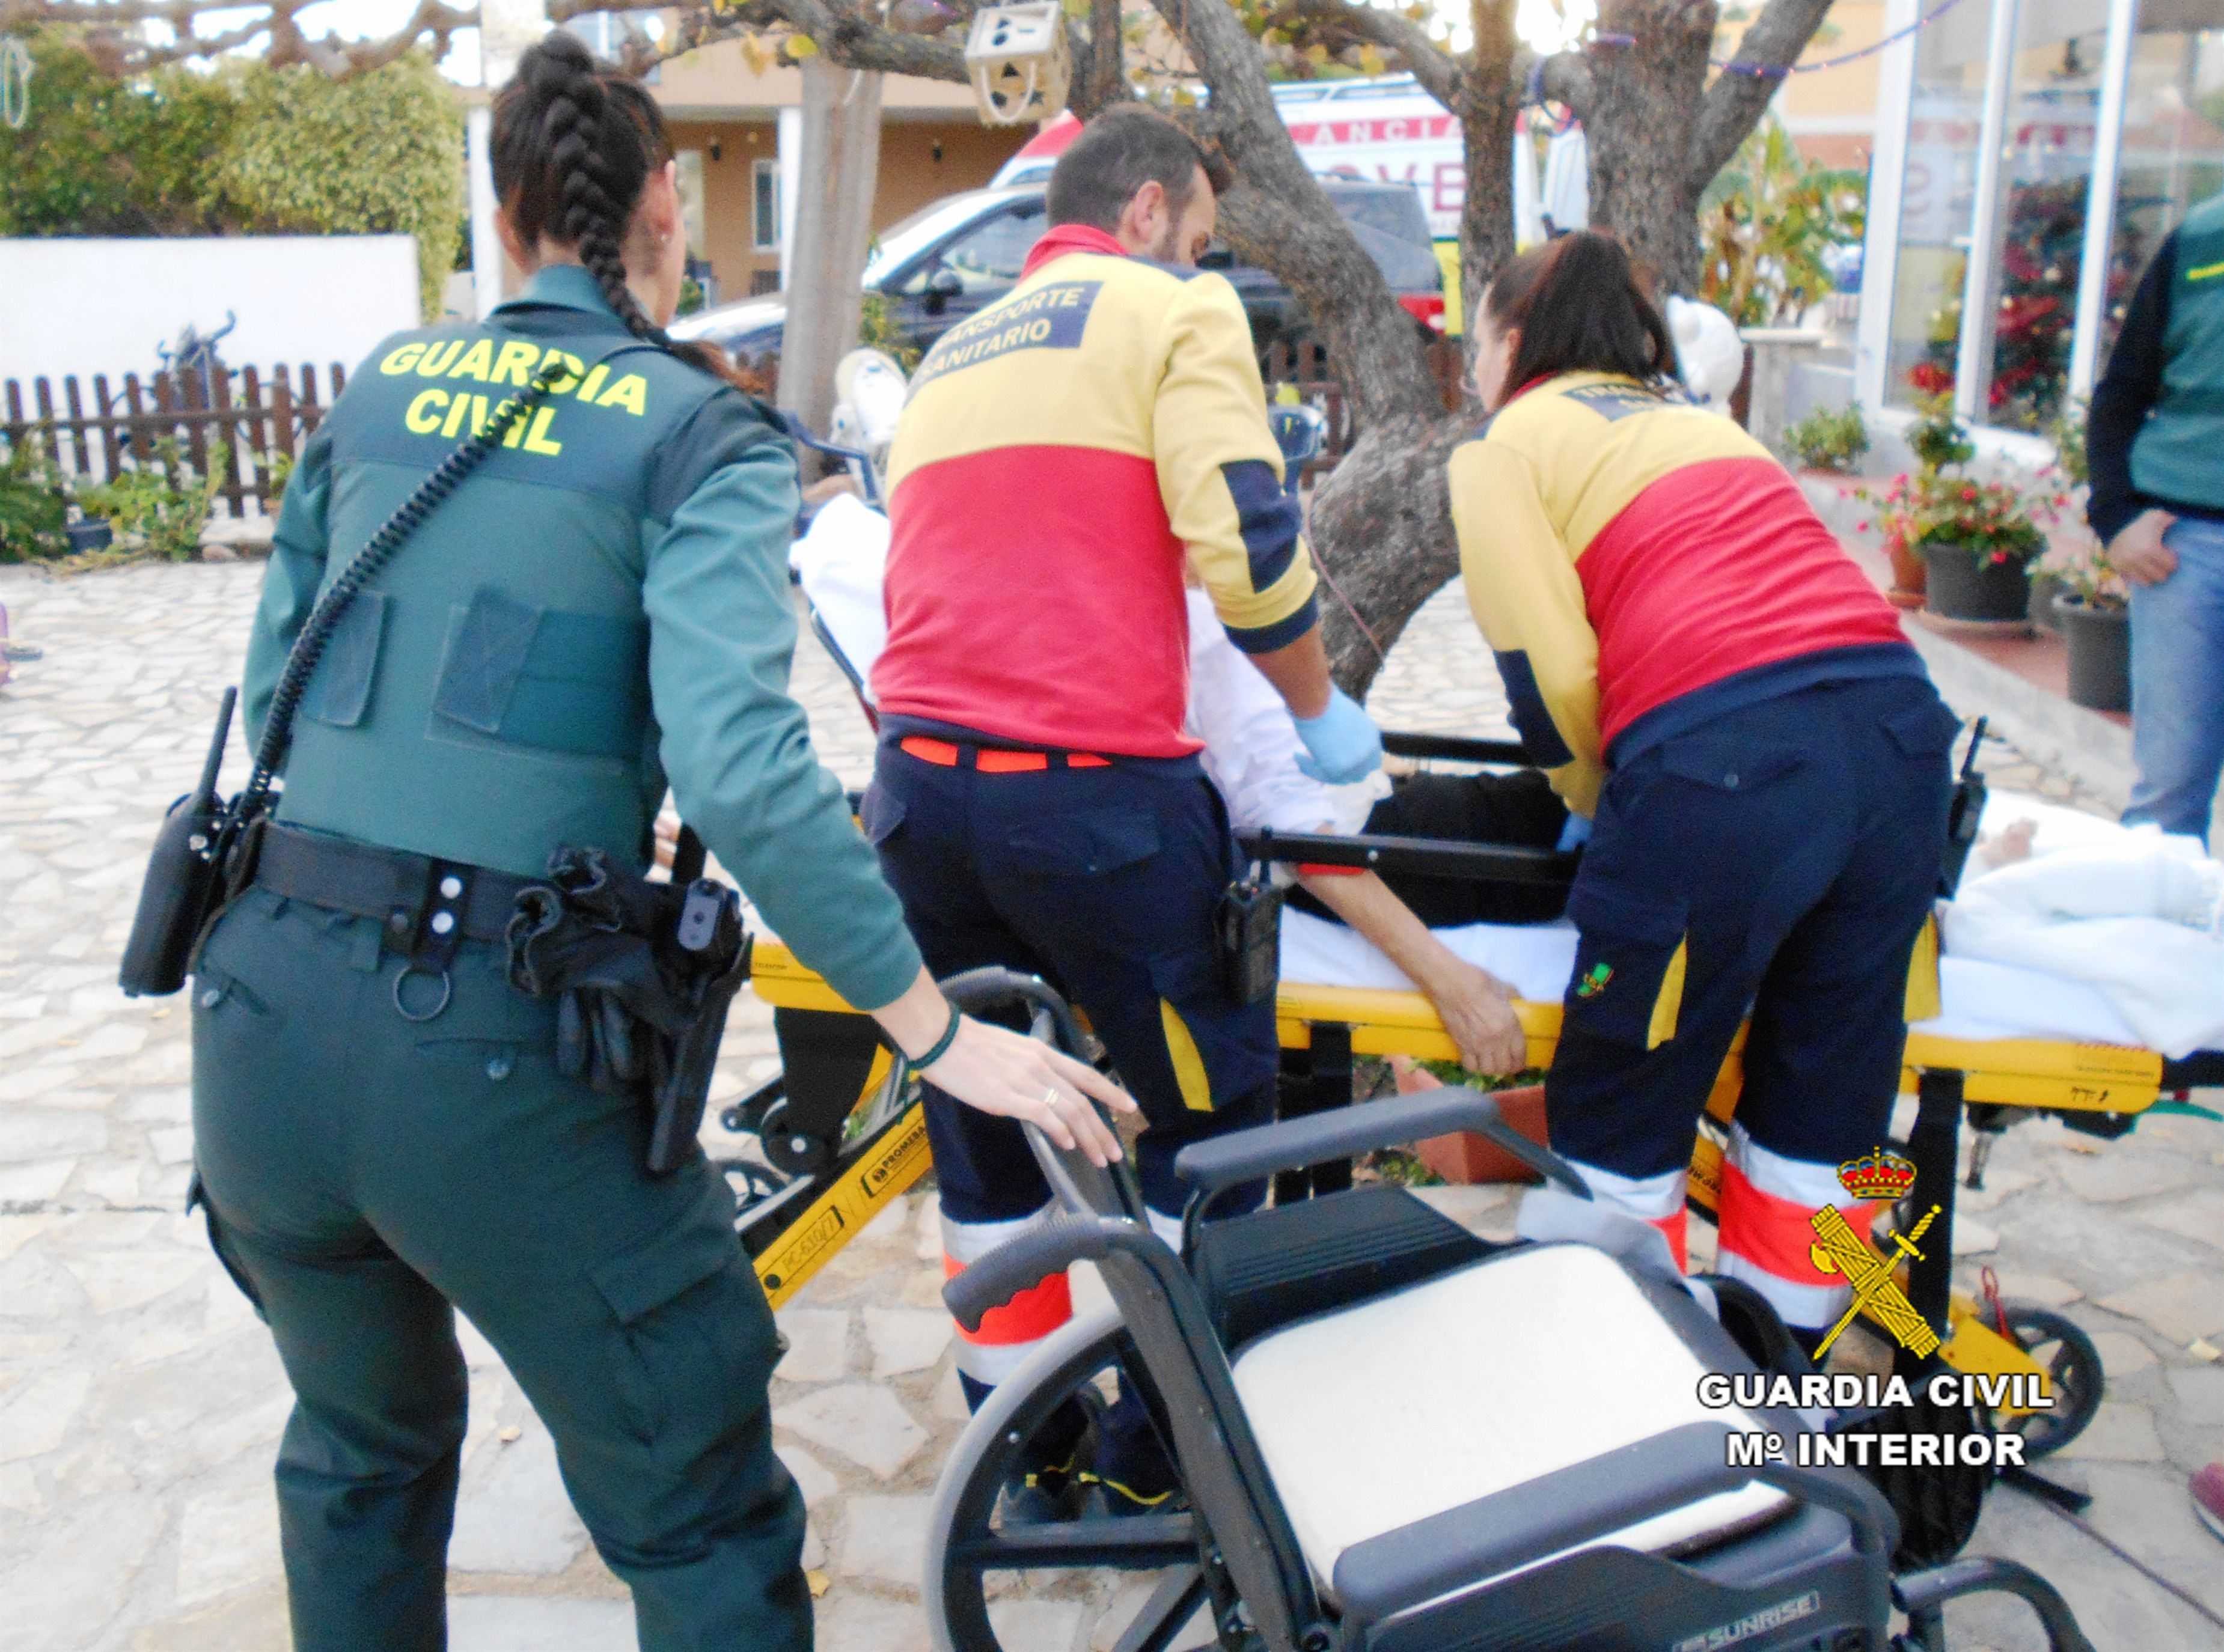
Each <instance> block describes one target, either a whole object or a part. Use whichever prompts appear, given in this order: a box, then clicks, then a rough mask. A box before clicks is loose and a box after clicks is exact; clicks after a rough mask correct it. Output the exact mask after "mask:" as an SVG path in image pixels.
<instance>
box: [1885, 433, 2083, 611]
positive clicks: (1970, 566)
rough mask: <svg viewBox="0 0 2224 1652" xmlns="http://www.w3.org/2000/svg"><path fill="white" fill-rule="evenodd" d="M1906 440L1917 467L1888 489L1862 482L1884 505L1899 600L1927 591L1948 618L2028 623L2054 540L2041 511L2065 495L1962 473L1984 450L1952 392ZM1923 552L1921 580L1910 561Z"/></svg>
mask: <svg viewBox="0 0 2224 1652" xmlns="http://www.w3.org/2000/svg"><path fill="white" fill-rule="evenodd" d="M1907 442H1908V445H1909V447H1911V449H1913V450H1914V452H1915V459H1916V469H1915V470H1913V471H1912V472H1908V471H1903V472H1901V473H1900V474H1899V476H1895V477H1893V478H1892V481H1891V482H1887V483H1886V485H1885V486H1884V487H1883V488H1882V489H1866V488H1865V489H1857V490H1856V491H1857V492H1858V493H1859V494H1860V495H1861V498H1863V499H1865V500H1867V501H1869V502H1870V503H1871V504H1873V505H1874V506H1875V507H1876V508H1877V513H1878V519H1879V526H1881V527H1882V529H1883V530H1884V540H1885V550H1886V553H1887V554H1888V555H1890V556H1891V557H1892V570H1893V577H1894V585H1895V590H1893V592H1892V600H1893V601H1894V602H1897V603H1898V604H1899V606H1901V607H1903V608H1912V607H1914V606H1916V603H1915V602H1913V601H1911V600H1910V599H1911V598H1912V597H1914V596H1916V594H1917V592H1918V591H1920V593H1921V596H1922V602H1921V605H1922V607H1923V608H1924V611H1925V612H1927V613H1930V614H1933V615H1937V616H1938V617H1939V618H1941V619H1948V620H1961V621H1986V622H1991V623H2006V624H2014V625H2025V624H2028V623H2029V613H2030V606H2031V578H2030V564H2031V559H2032V558H2034V557H2036V556H2038V553H2039V552H2041V551H2043V550H2044V548H2045V545H2046V538H2045V535H2044V533H2041V532H2040V530H2039V526H2038V521H2037V520H2034V518H2035V517H2036V516H2038V515H2039V514H2049V513H2050V512H2051V510H2052V509H2053V508H2055V507H2057V506H2059V505H2060V503H2061V502H2062V496H2061V495H2052V496H2051V497H2050V498H2049V497H2044V496H2041V497H2027V496H2026V491H2025V489H2024V488H2022V487H2019V486H2018V485H2017V484H2015V483H2013V482H1980V481H1977V480H1975V479H1974V478H1973V477H1970V476H1964V475H1962V474H1959V473H1960V471H1961V470H1962V467H1963V466H1964V465H1966V464H1967V463H1968V462H1969V460H1970V459H1972V458H1974V457H1975V456H1976V448H1975V446H1974V444H1972V443H1971V442H1970V440H1969V438H1968V432H1965V431H1964V430H1963V429H1962V424H1961V421H1960V420H1958V419H1955V417H1954V415H1953V412H1952V407H1951V403H1950V401H1949V400H1948V398H1947V395H1946V394H1944V393H1943V392H1942V393H1941V394H1938V395H1936V396H1934V397H1932V398H1930V400H1929V401H1928V402H1927V403H1926V404H1925V410H1924V418H1922V419H1919V420H1918V421H1917V422H1916V423H1915V424H1914V425H1912V426H1909V428H1908V432H1907ZM1918 559H1919V560H1920V562H1921V564H1922V567H1923V573H1922V576H1921V579H1920V582H1919V583H1918V581H1917V580H1916V579H1914V578H1912V577H1910V574H1911V570H1909V568H1908V565H1907V564H1909V563H1910V562H1911V561H1914V560H1918Z"/></svg>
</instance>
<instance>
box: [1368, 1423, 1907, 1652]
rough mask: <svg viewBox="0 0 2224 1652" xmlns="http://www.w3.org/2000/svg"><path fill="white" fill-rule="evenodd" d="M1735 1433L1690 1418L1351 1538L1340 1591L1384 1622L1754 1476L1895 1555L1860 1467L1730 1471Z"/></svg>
mask: <svg viewBox="0 0 2224 1652" xmlns="http://www.w3.org/2000/svg"><path fill="white" fill-rule="evenodd" d="M1732 1437H1733V1431H1732V1430H1731V1428H1729V1427H1728V1425H1727V1424H1725V1423H1721V1422H1691V1423H1686V1424H1685V1425H1684V1427H1682V1428H1676V1429H1673V1430H1671V1432H1669V1433H1667V1434H1660V1435H1658V1436H1656V1437H1655V1438H1653V1439H1651V1440H1645V1441H1640V1442H1638V1443H1637V1444H1636V1445H1633V1446H1626V1447H1623V1448H1622V1449H1621V1450H1620V1451H1611V1452H1608V1453H1605V1454H1604V1455H1602V1456H1598V1457H1594V1458H1591V1459H1590V1460H1588V1461H1586V1462H1581V1463H1577V1464H1575V1465H1574V1466H1571V1467H1569V1468H1564V1469H1561V1470H1559V1471H1558V1472H1557V1473H1552V1474H1547V1475H1545V1476H1543V1477H1541V1478H1540V1479H1534V1480H1530V1481H1527V1482H1526V1483H1524V1484H1523V1485H1516V1486H1510V1487H1508V1488H1507V1490H1505V1491H1499V1492H1494V1493H1493V1494H1492V1495H1491V1496H1489V1497H1487V1498H1478V1499H1477V1500H1476V1501H1475V1502H1473V1503H1469V1504H1462V1505H1461V1506H1460V1507H1458V1508H1456V1509H1448V1510H1445V1511H1444V1513H1442V1514H1439V1515H1432V1516H1430V1517H1429V1518H1428V1519H1426V1520H1422V1521H1417V1522H1415V1523H1413V1524H1412V1525H1410V1526H1405V1527H1401V1528H1399V1529H1398V1530H1396V1531H1392V1532H1386V1533H1384V1534H1383V1535H1381V1536H1380V1537H1373V1538H1369V1539H1368V1541H1367V1542H1362V1543H1355V1544H1354V1545H1353V1546H1352V1547H1351V1548H1348V1549H1346V1550H1345V1551H1344V1552H1343V1556H1342V1558H1340V1559H1339V1560H1338V1561H1336V1593H1337V1595H1338V1596H1339V1597H1341V1598H1342V1599H1343V1602H1344V1604H1345V1605H1346V1606H1347V1607H1348V1608H1349V1609H1350V1610H1351V1611H1354V1612H1355V1613H1356V1614H1357V1616H1358V1617H1360V1619H1361V1620H1362V1622H1375V1621H1379V1620H1380V1619H1381V1617H1385V1616H1387V1614H1388V1613H1390V1612H1393V1611H1397V1610H1398V1609H1399V1608H1400V1607H1402V1606H1406V1605H1412V1604H1413V1603H1415V1602H1417V1601H1422V1600H1428V1599H1431V1598H1435V1597H1437V1596H1438V1595H1443V1594H1447V1593H1450V1592H1452V1591H1454V1590H1456V1589H1459V1588H1461V1587H1463V1586H1468V1585H1472V1584H1475V1583H1478V1582H1482V1581H1484V1580H1486V1579H1490V1578H1494V1577H1501V1576H1503V1575H1504V1574H1505V1573H1508V1572H1511V1571H1513V1570H1515V1569H1516V1568H1517V1567H1524V1566H1528V1565H1532V1564H1533V1563H1535V1562H1536V1561H1540V1560H1543V1559H1545V1557H1546V1556H1548V1555H1551V1554H1557V1553H1559V1552H1560V1551H1561V1550H1563V1549H1567V1548H1573V1547H1575V1546H1576V1545H1577V1544H1579V1543H1584V1542H1596V1541H1597V1540H1598V1539H1600V1538H1602V1537H1605V1536H1608V1535H1611V1534H1612V1533H1614V1532H1616V1531H1619V1530H1621V1529H1623V1528H1625V1527H1628V1526H1633V1525H1635V1524H1636V1523H1638V1522H1640V1521H1641V1520H1649V1519H1651V1518H1652V1516H1655V1515H1660V1514H1665V1513H1667V1512H1668V1511H1669V1510H1671V1509H1679V1508H1682V1507H1684V1505H1686V1504H1692V1503H1696V1502H1697V1501H1698V1500H1699V1499H1700V1498H1707V1497H1712V1496H1714V1495H1715V1494H1716V1493H1718V1492H1722V1491H1736V1490H1737V1489H1738V1488H1739V1487H1741V1486H1743V1485H1747V1484H1749V1483H1750V1482H1752V1481H1755V1480H1758V1481H1760V1483H1761V1484H1763V1485H1772V1486H1774V1487H1775V1488H1776V1489H1777V1490H1778V1491H1784V1492H1787V1493H1789V1494H1790V1495H1791V1496H1792V1497H1795V1498H1799V1499H1800V1500H1801V1501H1802V1502H1805V1503H1810V1504H1816V1505H1817V1506H1819V1507H1822V1508H1825V1509H1829V1510H1832V1511H1834V1512H1835V1513H1837V1514H1840V1515H1842V1516H1845V1517H1846V1519H1847V1520H1848V1522H1850V1523H1852V1525H1853V1528H1854V1548H1856V1549H1857V1550H1859V1551H1860V1552H1861V1553H1862V1554H1873V1555H1878V1556H1882V1555H1886V1554H1889V1553H1890V1552H1891V1550H1892V1546H1893V1544H1894V1543H1896V1542H1898V1541H1899V1531H1898V1523H1897V1522H1896V1521H1895V1520H1894V1519H1893V1518H1892V1510H1891V1507H1890V1505H1888V1504H1886V1502H1885V1500H1884V1498H1883V1497H1882V1496H1881V1495H1880V1493H1879V1492H1878V1491H1877V1490H1876V1488H1875V1487H1874V1486H1873V1485H1870V1484H1869V1483H1868V1482H1867V1480H1866V1479H1862V1478H1861V1475H1859V1474H1857V1473H1855V1472H1854V1471H1853V1470H1851V1469H1846V1468H1800V1467H1798V1466H1794V1465H1791V1464H1788V1463H1766V1464H1763V1465H1761V1466H1759V1467H1755V1468H1744V1467H1738V1468H1733V1467H1731V1466H1729V1464H1728V1442H1729V1441H1730V1440H1731V1438H1732Z"/></svg>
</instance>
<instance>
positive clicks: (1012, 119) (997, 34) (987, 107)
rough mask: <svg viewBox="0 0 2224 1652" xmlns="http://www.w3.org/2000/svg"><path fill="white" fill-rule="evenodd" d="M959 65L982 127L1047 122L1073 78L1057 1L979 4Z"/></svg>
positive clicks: (1062, 13)
mask: <svg viewBox="0 0 2224 1652" xmlns="http://www.w3.org/2000/svg"><path fill="white" fill-rule="evenodd" d="M965 66H966V68H967V69H968V70H970V72H971V73H972V76H973V100H974V102H975V103H976V104H978V105H979V106H980V110H981V119H982V123H984V124H986V125H989V126H1012V125H1015V124H1017V123H1019V122H1020V121H1040V120H1048V119H1049V118H1050V117H1052V116H1053V115H1055V114H1057V113H1058V110H1061V109H1063V108H1065V91H1066V87H1067V85H1069V84H1070V83H1071V81H1072V79H1073V58H1072V55H1071V53H1070V52H1069V51H1068V50H1067V47H1066V43H1065V9H1064V8H1063V7H1062V6H1060V5H1059V4H1058V0H1027V3H1026V4H1024V5H1016V6H984V7H983V8H982V9H980V10H979V11H976V12H975V13H974V14H973V28H972V31H971V32H970V34H968V35H966V37H965Z"/></svg>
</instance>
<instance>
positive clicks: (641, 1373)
mask: <svg viewBox="0 0 2224 1652" xmlns="http://www.w3.org/2000/svg"><path fill="white" fill-rule="evenodd" d="M587 1277H588V1279H589V1280H590V1281H591V1283H593V1285H594V1287H595V1289H596V1291H597V1294H599V1295H600V1296H601V1297H602V1299H603V1302H604V1303H605V1304H607V1305H608V1307H609V1308H610V1313H611V1315H612V1316H613V1317H614V1318H615V1319H616V1326H615V1327H613V1329H612V1333H611V1337H612V1348H611V1359H612V1367H613V1368H612V1372H611V1375H612V1378H613V1384H614V1386H615V1388H616V1394H617V1398H618V1405H619V1410H620V1414H621V1416H622V1418H623V1420H624V1425H625V1430H626V1432H627V1433H628V1434H630V1435H631V1436H632V1437H633V1438H634V1439H635V1440H636V1441H639V1442H640V1443H641V1444H642V1445H644V1446H646V1447H648V1448H649V1451H650V1453H651V1454H652V1455H653V1456H654V1458H655V1459H656V1460H657V1461H658V1462H659V1463H660V1465H662V1466H666V1467H667V1468H670V1469H673V1470H681V1469H685V1468H686V1466H687V1465H689V1464H691V1463H693V1462H695V1461H697V1460H699V1459H700V1458H701V1457H702V1456H703V1455H704V1453H707V1452H709V1451H711V1450H713V1449H716V1448H717V1447H719V1446H720V1444H721V1442H722V1441H726V1440H727V1439H728V1438H729V1436H730V1434H731V1433H732V1431H733V1429H734V1428H736V1426H737V1425H738V1424H739V1423H740V1422H742V1420H743V1419H745V1418H746V1417H748V1416H749V1415H751V1414H752V1413H754V1412H755V1411H757V1410H759V1409H761V1408H762V1407H763V1405H764V1403H765V1391H766V1384H768V1382H769V1381H770V1380H771V1377H772V1368H773V1366H774V1364H776V1363H777V1362H778V1359H779V1346H778V1340H777V1336H776V1334H775V1332H774V1327H773V1318H772V1310H771V1309H770V1308H768V1307H767V1306H766V1305H765V1297H764V1292H763V1290H762V1289H760V1288H759V1287H758V1284H757V1282H756V1276H755V1274H754V1273H752V1272H751V1271H749V1259H748V1258H746V1257H744V1256H743V1255H742V1247H741V1243H740V1241H739V1240H738V1239H736V1238H735V1237H734V1232H733V1229H732V1228H731V1227H730V1226H728V1225H727V1224H726V1223H725V1222H723V1221H719V1220H715V1219H712V1218H711V1217H708V1216H705V1215H704V1214H699V1213H698V1214H690V1215H689V1216H687V1217H686V1219H685V1220H682V1221H681V1222H680V1223H679V1225H678V1226H676V1227H672V1228H667V1230H665V1231H664V1232H663V1233H659V1234H657V1235H656V1236H655V1237H654V1238H653V1239H649V1240H648V1242H647V1243H645V1244H643V1245H637V1246H635V1248H634V1249H632V1250H630V1251H627V1252H621V1253H620V1254H619V1255H617V1256H615V1257H612V1258H610V1259H609V1260H608V1261H605V1262H602V1263H599V1264H597V1265H596V1266H595V1267H593V1268H591V1269H590V1270H588V1274H587Z"/></svg>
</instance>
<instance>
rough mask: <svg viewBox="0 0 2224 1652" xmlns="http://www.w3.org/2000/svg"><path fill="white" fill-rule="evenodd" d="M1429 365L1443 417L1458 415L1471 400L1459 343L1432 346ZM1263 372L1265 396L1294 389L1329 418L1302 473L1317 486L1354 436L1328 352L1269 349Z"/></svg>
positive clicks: (1345, 395)
mask: <svg viewBox="0 0 2224 1652" xmlns="http://www.w3.org/2000/svg"><path fill="white" fill-rule="evenodd" d="M1428 359H1429V371H1430V374H1431V376H1433V377H1434V378H1435V380H1436V381H1437V393H1438V394H1440V395H1441V396H1442V397H1443V398H1444V411H1445V412H1446V413H1456V412H1458V411H1459V409H1460V407H1461V406H1462V405H1463V403H1465V402H1468V401H1469V400H1471V398H1469V395H1468V393H1467V389H1466V387H1465V385H1464V384H1463V378H1464V375H1465V374H1466V371H1467V363H1466V359H1465V357H1464V356H1463V353H1462V350H1461V346H1460V341H1459V340H1458V339H1456V338H1439V339H1437V340H1436V341H1435V342H1434V343H1433V344H1430V345H1429V346H1428ZM1262 367H1263V369H1264V371H1265V375H1266V380H1267V393H1268V394H1269V395H1272V394H1273V392H1274V390H1275V389H1276V388H1279V386H1282V385H1290V386H1292V387H1293V388H1295V389H1296V391H1297V393H1298V400H1300V401H1303V402H1305V403H1307V404H1308V405H1309V406H1311V407H1317V408H1319V409H1320V410H1321V412H1322V413H1324V414H1325V415H1326V416H1327V418H1328V437H1327V440H1326V441H1325V442H1324V445H1322V448H1321V452H1320V457H1318V458H1317V459H1315V460H1314V461H1313V462H1312V463H1311V464H1309V465H1307V466H1306V467H1305V475H1306V477H1307V479H1308V480H1311V481H1318V480H1319V479H1320V478H1321V477H1322V476H1324V475H1326V474H1327V473H1328V472H1329V471H1330V470H1334V469H1335V468H1336V461H1337V460H1338V459H1341V458H1342V457H1343V456H1344V455H1345V454H1346V453H1348V452H1349V451H1351V444H1352V442H1353V441H1354V440H1355V438H1356V436H1357V431H1356V429H1355V421H1354V416H1353V411H1352V406H1351V396H1350V393H1349V391H1347V390H1346V389H1345V388H1344V387H1343V381H1342V380H1341V379H1339V378H1337V377H1336V374H1335V372H1334V370H1333V369H1331V368H1330V365H1329V361H1328V352H1327V351H1326V350H1324V348H1323V347H1322V346H1321V344H1319V343H1318V341H1317V340H1307V341H1306V342H1305V343H1303V344H1299V345H1298V347H1297V348H1296V349H1295V350H1292V349H1291V347H1290V346H1289V345H1288V344H1273V345H1270V346H1269V347H1268V348H1267V356H1266V359H1265V361H1264V363H1262ZM1481 412H1482V408H1481V405H1480V404H1476V413H1477V414H1478V416H1479V415H1480V413H1481Z"/></svg>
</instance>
